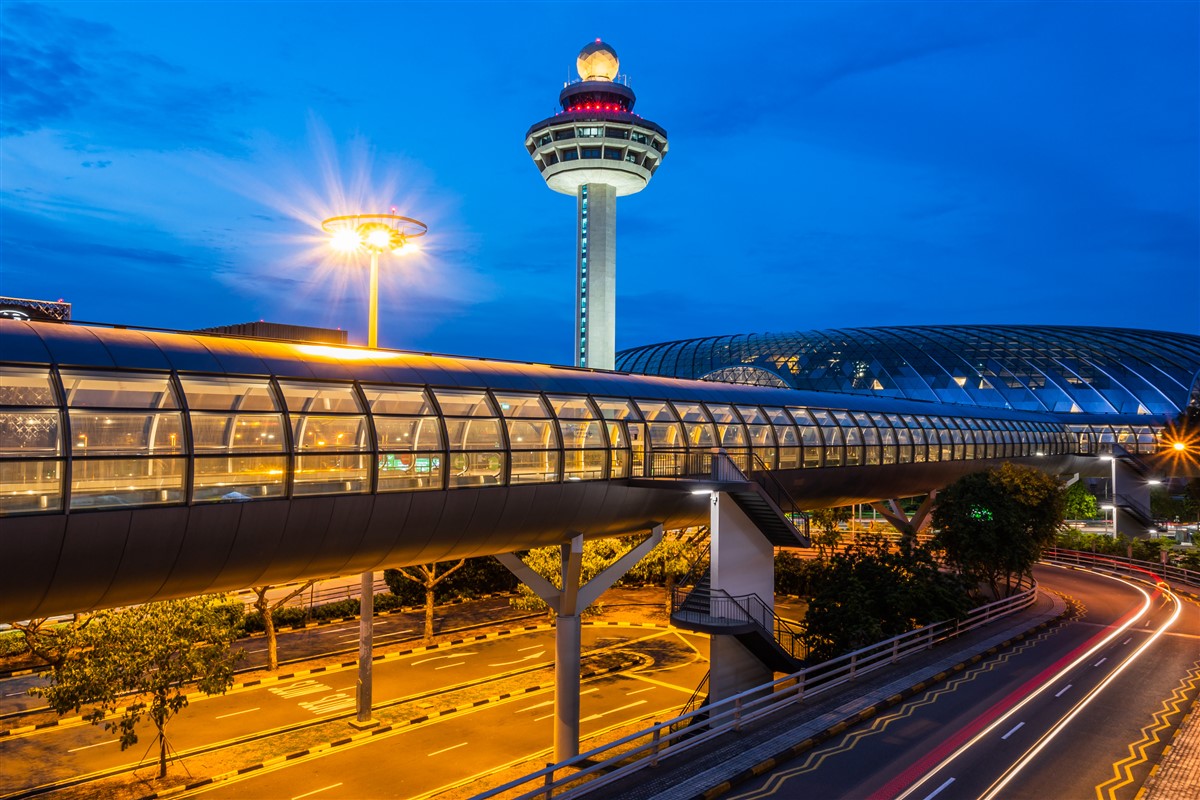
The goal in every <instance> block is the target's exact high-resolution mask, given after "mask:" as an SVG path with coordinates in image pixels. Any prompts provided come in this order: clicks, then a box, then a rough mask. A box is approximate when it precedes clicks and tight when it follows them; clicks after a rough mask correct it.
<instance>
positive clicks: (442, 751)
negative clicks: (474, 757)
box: [429, 742, 467, 756]
mask: <svg viewBox="0 0 1200 800" xmlns="http://www.w3.org/2000/svg"><path fill="white" fill-rule="evenodd" d="M466 746H467V743H466V742H460V743H458V744H456V745H454V746H453V747H443V748H442V749H441V750H434V751H433V752H432V753H429V755H430V756H440V755H441V754H442V753H448V752H450V751H451V750H457V749H458V748H460V747H466Z"/></svg>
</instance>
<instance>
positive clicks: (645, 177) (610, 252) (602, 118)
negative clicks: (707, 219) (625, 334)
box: [525, 39, 667, 369]
mask: <svg viewBox="0 0 1200 800" xmlns="http://www.w3.org/2000/svg"><path fill="white" fill-rule="evenodd" d="M620 65H621V62H620V61H619V60H618V58H617V52H616V51H615V50H613V49H612V47H610V46H609V45H607V44H605V43H604V42H602V41H600V40H599V39H597V40H596V41H594V42H592V43H590V44H588V45H587V46H586V47H584V48H583V50H581V51H580V52H579V57H578V58H577V59H576V61H575V67H576V70H577V71H578V72H579V80H577V81H570V82H568V83H567V84H566V86H564V87H563V90H562V91H561V92H560V93H559V95H558V101H559V104H560V105H561V107H562V110H561V111H559V112H558V113H557V114H555V115H554V116H553V117H550V118H549V119H544V120H542V121H541V122H538V123H536V124H534V125H533V126H532V127H531V128H530V129H529V130H528V131H527V132H526V134H525V149H526V150H527V151H528V152H529V155H530V157H531V158H532V159H533V163H534V165H535V166H536V167H537V168H538V171H539V172H541V173H542V178H543V179H544V180H545V181H546V185H547V186H549V187H550V188H551V189H553V190H554V191H556V192H560V193H562V194H569V195H572V196H574V197H575V199H576V203H577V206H578V212H579V227H578V247H577V248H576V274H577V278H576V287H575V312H576V314H575V317H576V318H575V364H576V366H580V367H595V368H598V369H612V368H613V366H614V362H615V356H616V292H617V198H618V197H623V196H624V195H627V194H634V193H635V192H640V191H641V190H642V189H645V188H646V184H648V183H649V182H650V177H651V176H652V175H654V173H655V171H656V170H657V169H658V167H659V164H661V163H662V159H663V156H665V155H666V153H667V132H666V131H665V130H663V129H662V128H661V127H659V126H658V125H656V124H654V123H653V122H650V121H649V120H647V119H643V118H642V117H640V116H638V115H637V114H635V113H633V104H634V102H635V101H636V99H637V98H636V97H635V96H634V93H633V90H632V89H630V88H629V81H628V79H626V78H625V77H624V76H623V75H620V74H619V67H620Z"/></svg>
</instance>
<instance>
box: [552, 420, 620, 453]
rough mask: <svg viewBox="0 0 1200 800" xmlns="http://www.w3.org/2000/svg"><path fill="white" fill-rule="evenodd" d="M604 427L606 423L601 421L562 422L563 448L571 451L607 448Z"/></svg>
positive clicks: (560, 424) (560, 425)
mask: <svg viewBox="0 0 1200 800" xmlns="http://www.w3.org/2000/svg"><path fill="white" fill-rule="evenodd" d="M612 424H613V423H610V425H612ZM603 426H604V423H602V422H600V421H599V420H593V421H591V422H560V423H559V427H561V428H562V437H563V447H565V448H567V449H569V450H579V449H582V448H603V447H606V446H607V445H606V442H605V441H604V430H603Z"/></svg>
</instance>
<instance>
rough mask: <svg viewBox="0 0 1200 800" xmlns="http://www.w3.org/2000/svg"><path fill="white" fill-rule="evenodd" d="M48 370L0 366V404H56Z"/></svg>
mask: <svg viewBox="0 0 1200 800" xmlns="http://www.w3.org/2000/svg"><path fill="white" fill-rule="evenodd" d="M56 405H58V398H57V397H56V396H55V392H54V384H52V383H51V382H50V370H48V369H26V368H23V367H0V406H56Z"/></svg>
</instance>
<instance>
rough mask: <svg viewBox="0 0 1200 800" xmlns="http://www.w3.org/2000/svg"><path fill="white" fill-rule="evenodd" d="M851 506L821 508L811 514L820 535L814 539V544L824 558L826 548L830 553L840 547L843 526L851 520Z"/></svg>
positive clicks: (810, 516)
mask: <svg viewBox="0 0 1200 800" xmlns="http://www.w3.org/2000/svg"><path fill="white" fill-rule="evenodd" d="M850 516H851V510H850V506H838V507H837V508H819V509H817V510H816V511H812V512H809V518H810V519H811V520H812V521H813V523H814V524H816V526H817V529H818V531H819V532H818V533H817V535H816V536H814V537H813V544H815V545H816V546H817V554H818V555H819V556H821V557H822V558H824V557H825V550H826V548H828V549H829V552H831V553H832V552H833V549H834V548H835V547H837V546H838V543H839V542H841V541H842V528H841V524H842V523H843V522H845V521H847V520H848V519H850Z"/></svg>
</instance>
